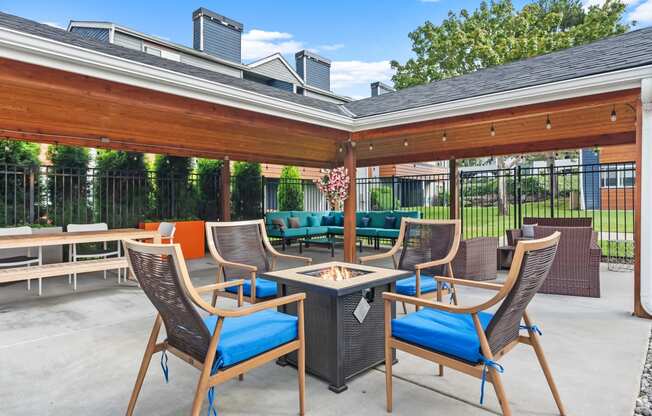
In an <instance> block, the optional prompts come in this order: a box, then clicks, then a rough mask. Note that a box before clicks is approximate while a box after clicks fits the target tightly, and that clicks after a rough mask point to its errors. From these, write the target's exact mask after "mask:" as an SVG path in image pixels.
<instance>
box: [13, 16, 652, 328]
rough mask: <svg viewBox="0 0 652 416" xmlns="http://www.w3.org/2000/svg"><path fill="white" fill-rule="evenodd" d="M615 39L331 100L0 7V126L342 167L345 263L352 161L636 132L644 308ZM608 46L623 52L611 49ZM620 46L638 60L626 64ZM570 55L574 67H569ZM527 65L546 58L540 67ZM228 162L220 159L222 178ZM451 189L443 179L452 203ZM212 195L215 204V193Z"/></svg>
mask: <svg viewBox="0 0 652 416" xmlns="http://www.w3.org/2000/svg"><path fill="white" fill-rule="evenodd" d="M627 36H629V37H628V38H624V37H627ZM624 37H623V36H621V37H620V38H621V39H620V40H618V39H616V41H615V42H614V41H613V40H607V41H601V42H597V43H595V44H592V45H589V46H590V48H588V49H587V47H579V48H573V49H570V50H568V51H563V52H558V53H556V54H549V55H546V56H544V57H541V58H542V59H541V58H533V59H531V60H526V61H521V62H520V63H516V64H510V65H506V66H504V67H498V68H496V69H492V70H485V71H479V73H476V74H471V75H468V76H463V77H458V78H456V79H454V80H451V81H442V82H438V83H434V84H430V85H428V86H424V87H415V88H413V89H407V90H404V91H400V92H398V93H393V94H386V95H382V96H379V97H374V98H370V99H365V100H360V101H356V102H352V103H349V104H347V105H336V104H330V103H323V102H316V100H314V99H310V98H307V97H301V96H297V95H295V94H290V93H284V92H279V91H274V89H273V88H271V87H267V86H255V85H254V83H252V82H249V81H244V80H241V79H237V78H231V77H228V76H213V75H210V76H209V75H208V74H206V72H209V71H199V70H196V69H190V68H184V67H187V66H186V65H183V64H179V63H174V62H171V63H170V62H165V61H166V60H165V59H162V58H156V57H152V56H147V55H146V54H144V53H138V52H132V51H127V50H123V48H120V47H117V46H113V45H100V44H99V42H92V41H88V40H82V39H78V38H76V37H75V35H73V34H70V33H67V32H65V31H62V30H59V29H56V28H51V27H48V26H45V25H39V24H37V23H34V22H30V21H27V20H24V19H20V18H17V17H15V16H9V15H4V14H0V136H4V137H9V138H13V139H17V140H28V141H36V142H44V143H60V144H68V145H74V146H87V147H97V148H110V149H120V150H130V151H141V152H152V153H164V154H171V155H179V156H198V157H208V158H213V159H225V160H246V161H258V162H268V163H279V164H292V165H299V166H313V167H324V168H329V167H334V166H341V165H343V166H345V167H346V168H347V169H348V171H349V174H350V175H351V177H352V181H351V185H350V186H351V189H350V197H349V199H347V201H346V202H345V206H344V212H345V214H344V216H345V225H344V228H345V235H344V239H345V249H344V256H345V260H347V261H354V259H355V210H356V192H355V172H356V167H365V166H375V165H382V164H392V163H408V162H417V161H431V160H444V159H448V160H451V161H452V163H451V174H452V177H451V183H453V181H454V175H455V162H454V161H455V159H459V158H470V157H480V156H496V155H506V154H515V153H529V152H541V151H553V150H562V149H577V148H582V147H593V146H612V145H620V144H631V143H636V144H637V149H638V152H637V154H635V155H632V160H635V161H636V162H637V164H636V176H637V180H636V203H635V210H636V211H635V212H636V221H635V298H634V301H635V313H636V314H637V315H638V316H648V311H649V312H652V258H650V256H645V257H644V258H642V257H641V255H640V253H641V252H644V253H645V252H649V250H650V248H651V247H652V217H651V214H649V213H648V212H642V208H643V207H650V206H651V205H652V191H650V186H651V185H652V179H650V178H652V53H651V52H652V51H650V50H649V49H650V48H652V47H651V46H650V45H651V44H652V32H650V31H645V30H642V31H637V32H632V33H631V34H627V35H624ZM619 44H622V45H624V46H623V48H624V49H623V50H616V48H615V46H614V45H616V46H617V45H619ZM582 48H584V49H582ZM634 52H636V53H634ZM596 53H597V55H595V54H596ZM135 54H139V55H145V56H139V55H135ZM587 54H588V55H590V56H593V57H594V58H593V59H594V60H593V61H592V62H589V61H587ZM605 56H608V57H609V60H607V58H605ZM632 56H636V57H639V56H640V59H639V60H638V61H635V62H633V58H632ZM553 58H554V59H553ZM628 59H629V60H630V61H632V62H633V63H632V62H629V61H627V60H628ZM596 61H599V62H603V66H602V67H599V66H596ZM551 62H552V63H554V64H555V65H556V66H555V67H554V68H553V67H552V66H550V65H552V63H551ZM582 62H585V64H584V65H585V66H586V68H584V69H586V70H585V71H584V72H583V71H581V70H578V69H577V68H580V67H582V65H583V64H582ZM618 62H620V64H618ZM519 65H520V67H519ZM537 65H539V66H537ZM541 65H544V69H545V65H549V69H550V71H549V72H550V73H551V74H548V75H547V74H546V73H545V71H541V68H540V66H541ZM619 65H620V66H619ZM569 67H570V68H571V70H568V71H566V72H563V70H564V69H567V68H569ZM501 71H502V72H501ZM519 71H520V74H522V75H521V76H522V78H523V79H524V80H525V81H527V82H522V81H523V79H519V78H518V74H519ZM560 71H561V72H560ZM533 73H537V74H539V75H538V76H539V78H536V77H535V76H533V75H532V74H533ZM560 74H565V75H564V76H562V75H560ZM510 77H512V78H510ZM537 79H538V80H539V81H537ZM541 80H544V81H541ZM472 85H475V86H476V87H475V89H474V88H470V86H472ZM492 86H493V88H492ZM614 110H615V111H616V113H617V119H616V120H615V121H612V120H611V117H610V115H611V113H612V112H613V111H614ZM548 120H549V121H550V124H551V128H547V126H546V125H547V122H548ZM492 131H493V133H492ZM370 143H372V144H373V149H372V147H371V146H369V144H370ZM228 170H229V164H228V163H225V164H224V172H223V174H222V178H223V179H224V180H226V181H228V178H229V176H230V175H229V172H228ZM227 183H228V182H227ZM223 189H225V190H228V186H224V187H223ZM455 193H456V189H455V187H451V200H452V201H456V195H455ZM222 194H223V200H222V207H223V212H224V213H225V214H227V213H228V212H229V210H228V203H229V196H228V194H227V192H223V193H222ZM452 212H453V213H456V210H452Z"/></svg>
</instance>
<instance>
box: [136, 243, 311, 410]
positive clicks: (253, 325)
mask: <svg viewBox="0 0 652 416" xmlns="http://www.w3.org/2000/svg"><path fill="white" fill-rule="evenodd" d="M124 247H125V252H126V256H127V261H128V263H129V268H130V270H131V272H132V273H133V275H134V276H135V277H136V279H137V280H138V283H139V284H140V286H141V287H142V289H143V291H144V292H145V295H147V297H148V298H149V300H150V301H151V302H152V304H153V305H154V307H155V308H156V310H157V311H158V315H157V316H156V320H155V321H154V328H153V329H152V332H151V334H150V337H149V341H148V342H147V347H146V349H145V355H144V357H143V361H142V363H141V365H140V370H139V371H138V377H137V378H136V384H135V386H134V389H133V392H132V394H131V399H130V400H129V406H128V408H127V416H131V415H132V414H133V411H134V408H135V406H136V401H137V400H138V395H139V393H140V389H141V387H142V384H143V380H144V379H145V375H146V374H147V369H148V367H149V364H150V361H151V359H152V356H153V355H154V354H155V353H158V352H161V353H162V356H161V366H162V367H163V372H164V375H165V378H166V380H167V378H168V372H167V353H168V352H169V353H170V354H172V355H174V356H176V357H178V358H180V359H181V360H182V361H184V362H186V363H188V364H190V365H192V366H194V367H196V368H197V369H199V370H200V372H201V373H200V376H199V383H198V385H197V390H196V392H195V395H194V400H193V404H192V411H191V415H193V416H198V415H199V412H200V410H201V407H202V403H203V401H204V396H205V395H207V396H208V402H209V412H210V410H211V409H212V410H214V408H213V399H214V393H215V392H214V386H216V385H217V384H220V383H224V382H225V381H227V380H230V379H232V378H235V377H239V378H240V379H242V376H243V374H244V373H245V372H247V371H249V370H252V369H254V368H256V367H259V366H261V365H263V364H266V363H268V362H270V361H273V360H276V359H277V358H279V357H281V356H283V355H286V354H288V353H290V352H292V351H296V352H297V357H298V358H297V364H298V365H297V367H298V378H299V413H300V414H301V415H303V414H304V395H305V392H304V386H305V354H304V351H305V340H304V321H303V302H304V299H305V297H306V296H305V294H304V293H297V294H294V295H291V296H285V297H282V298H277V299H273V300H270V301H267V302H261V303H257V304H255V305H251V306H249V307H244V308H243V307H242V303H243V299H242V293H243V291H242V287H243V284H244V281H243V280H232V281H229V282H224V283H218V284H214V285H209V286H204V287H199V288H195V287H194V286H193V285H192V282H191V281H190V276H189V275H188V270H187V269H186V264H185V262H184V260H183V253H182V252H181V247H180V246H179V245H178V244H146V243H138V242H135V241H131V240H126V241H125V242H124ZM227 287H236V288H237V293H238V309H232V310H227V309H220V308H215V307H214V306H211V305H209V304H208V303H207V302H206V301H204V299H203V298H202V297H201V296H200V293H206V292H212V293H214V294H217V291H219V290H222V289H224V288H227ZM220 293H224V292H220ZM290 303H296V304H297V316H290V315H286V314H284V313H281V312H277V311H276V309H277V308H278V307H279V306H281V305H287V304H290ZM200 310H203V311H204V312H207V313H208V314H209V315H208V316H206V317H203V318H202V316H200V314H199V311H200ZM161 325H164V326H165V333H166V336H167V337H166V339H165V340H163V341H161V342H159V341H158V336H159V332H160V330H161Z"/></svg>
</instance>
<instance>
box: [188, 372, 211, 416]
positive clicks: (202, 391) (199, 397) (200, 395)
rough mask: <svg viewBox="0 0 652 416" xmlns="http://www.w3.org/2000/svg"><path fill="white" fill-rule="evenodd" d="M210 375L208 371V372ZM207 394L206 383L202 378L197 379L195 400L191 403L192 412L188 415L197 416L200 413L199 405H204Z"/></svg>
mask: <svg viewBox="0 0 652 416" xmlns="http://www.w3.org/2000/svg"><path fill="white" fill-rule="evenodd" d="M209 373H210V370H209ZM207 393H208V383H207V382H205V381H204V377H203V376H202V377H200V378H199V383H198V384H197V391H196V392H195V398H194V400H193V401H192V411H191V412H190V414H191V415H192V416H199V413H200V412H201V405H202V403H204V397H205V396H206V394H207Z"/></svg>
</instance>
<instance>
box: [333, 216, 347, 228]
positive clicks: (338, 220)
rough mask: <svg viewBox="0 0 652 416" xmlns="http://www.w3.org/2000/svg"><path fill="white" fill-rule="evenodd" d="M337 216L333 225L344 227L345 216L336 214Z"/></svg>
mask: <svg viewBox="0 0 652 416" xmlns="http://www.w3.org/2000/svg"><path fill="white" fill-rule="evenodd" d="M334 217H335V223H334V224H333V225H336V226H338V227H344V216H343V215H342V214H336V215H334Z"/></svg>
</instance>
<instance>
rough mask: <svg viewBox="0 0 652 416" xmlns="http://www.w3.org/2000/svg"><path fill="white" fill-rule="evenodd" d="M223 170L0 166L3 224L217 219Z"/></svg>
mask: <svg viewBox="0 0 652 416" xmlns="http://www.w3.org/2000/svg"><path fill="white" fill-rule="evenodd" d="M218 198H219V175H208V176H207V175H202V176H200V175H197V174H190V175H188V176H183V177H175V176H174V175H165V176H157V175H156V174H155V173H154V172H129V171H120V172H100V171H99V170H97V169H83V170H80V169H65V168H64V169H55V168H53V167H50V166H41V167H34V168H31V167H27V168H26V167H18V166H12V165H1V166H0V205H1V206H0V226H12V225H22V224H38V223H43V224H46V223H47V224H52V225H58V226H65V225H67V224H72V223H91V222H106V223H107V224H109V226H110V227H112V228H119V227H133V226H135V225H137V224H138V222H140V221H143V220H145V219H152V220H156V219H166V218H177V219H178V218H202V219H206V220H215V219H217V218H218V209H217V207H218Z"/></svg>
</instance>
